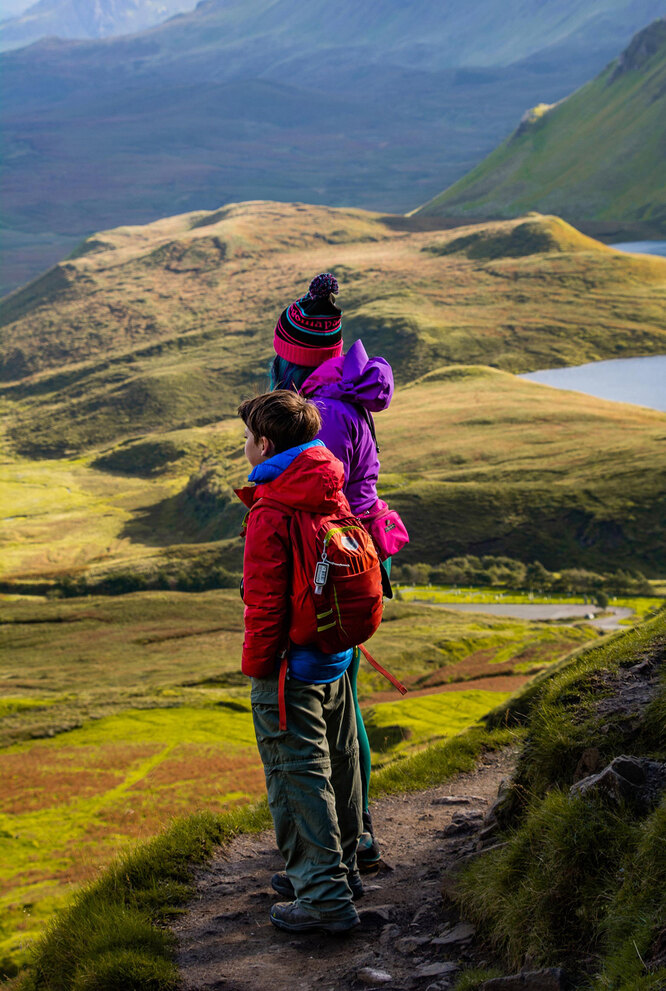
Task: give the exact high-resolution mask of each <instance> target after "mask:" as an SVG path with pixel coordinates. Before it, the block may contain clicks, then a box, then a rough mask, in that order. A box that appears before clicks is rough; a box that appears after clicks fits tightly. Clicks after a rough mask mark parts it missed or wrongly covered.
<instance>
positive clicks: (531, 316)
mask: <svg viewBox="0 0 666 991" xmlns="http://www.w3.org/2000/svg"><path fill="white" fill-rule="evenodd" d="M327 269H332V270H334V271H335V272H336V273H337V275H338V278H339V281H340V282H341V285H342V296H341V300H342V305H343V307H344V311H345V316H344V321H343V324H344V333H345V338H346V340H347V343H349V342H351V340H353V339H354V338H355V337H359V336H360V337H362V338H363V340H364V341H365V343H366V346H367V348H368V350H369V351H370V352H374V353H382V354H385V355H386V356H387V357H388V358H389V359H390V360H391V361H392V363H393V365H394V368H395V372H396V377H397V380H398V382H399V383H406V382H408V381H411V380H414V379H415V378H417V377H418V376H420V375H423V374H424V373H426V372H428V371H430V370H431V369H432V368H433V367H437V366H438V365H441V364H443V363H447V362H451V363H483V364H489V365H495V366H497V367H499V368H503V369H506V370H509V371H514V372H522V371H530V370H534V369H537V368H543V367H548V366H553V365H565V364H576V363H580V362H583V361H586V360H593V359H597V358H609V357H618V356H629V355H639V354H651V353H652V354H653V353H661V352H663V351H664V350H665V341H666V324H665V322H664V312H665V311H666V260H663V259H649V258H645V257H643V258H641V257H638V256H636V257H631V256H627V255H624V254H620V253H618V252H614V251H612V250H610V249H608V248H606V247H604V246H603V245H601V244H599V243H598V242H595V241H592V240H590V239H588V238H584V237H583V236H582V235H580V234H578V232H576V231H575V230H573V229H572V228H570V227H568V226H567V225H566V224H564V223H563V222H561V221H558V220H557V219H555V218H542V217H538V216H534V217H531V218H528V219H527V220H523V221H520V222H509V223H503V224H502V223H499V224H490V225H485V226H482V227H474V228H469V229H463V230H462V231H461V230H457V231H455V232H452V231H448V232H442V231H438V232H432V231H430V232H428V231H426V232H423V231H414V230H410V225H409V222H403V221H400V220H398V219H397V218H391V217H388V218H387V217H383V216H381V215H378V214H370V213H366V212H363V211H353V210H334V209H330V208H325V207H311V206H304V205H299V204H292V205H283V204H275V203H248V204H237V205H234V206H230V207H224V208H222V209H221V210H218V211H216V212H214V213H201V212H199V213H196V214H184V215H182V216H179V217H173V218H169V219H167V220H164V221H160V222H158V223H155V224H150V225H148V226H146V227H140V228H119V229H117V230H115V231H107V232H104V233H102V234H99V235H96V236H95V237H92V238H90V239H89V240H88V241H86V242H84V244H83V245H82V246H81V248H80V249H79V251H78V252H76V253H75V256H74V257H72V258H70V260H68V261H66V262H63V263H62V264H60V265H58V266H56V267H55V268H54V269H51V270H50V271H49V272H47V273H46V274H45V275H44V276H43V277H41V278H40V279H38V280H36V281H35V282H33V283H31V284H29V285H28V286H26V287H25V288H24V289H22V290H20V291H18V292H16V293H14V294H12V295H10V296H8V297H7V298H6V299H5V300H4V301H3V302H2V304H0V355H1V359H0V380H2V385H1V386H0V411H1V412H2V414H3V422H4V425H5V429H6V431H7V435H8V437H9V438H10V442H11V443H12V445H13V446H14V448H15V449H16V450H18V451H20V452H22V453H25V454H29V455H31V456H42V457H43V456H48V455H62V454H63V453H65V452H68V453H74V452H78V451H82V450H85V449H90V448H93V447H100V446H102V445H105V444H110V443H113V442H117V441H119V440H122V439H127V438H131V437H136V436H137V435H140V434H142V433H145V432H148V431H156V430H159V431H164V430H173V429H175V428H182V427H185V426H195V425H202V424H205V423H212V422H215V421H217V420H220V419H221V418H223V417H225V416H229V415H230V414H232V412H233V411H234V410H235V407H236V404H237V403H238V401H239V399H240V398H241V397H244V396H246V395H247V394H248V393H251V392H252V391H254V390H255V389H257V388H259V389H261V388H263V387H264V386H265V384H266V381H267V379H266V371H267V366H268V362H269V360H270V357H271V355H272V333H273V327H274V323H275V320H276V318H277V316H278V314H279V312H280V310H281V308H282V307H283V306H284V305H285V304H286V303H287V302H288V301H290V300H291V299H293V298H295V297H296V296H297V295H299V294H301V293H303V292H304V291H305V288H306V287H307V284H308V282H309V279H310V278H311V277H312V274H313V273H314V272H316V271H325V270H327Z"/></svg>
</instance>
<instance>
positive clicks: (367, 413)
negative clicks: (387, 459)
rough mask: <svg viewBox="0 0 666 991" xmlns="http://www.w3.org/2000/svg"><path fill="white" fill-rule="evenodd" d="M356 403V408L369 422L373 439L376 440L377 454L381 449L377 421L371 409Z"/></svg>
mask: <svg viewBox="0 0 666 991" xmlns="http://www.w3.org/2000/svg"><path fill="white" fill-rule="evenodd" d="M355 405H356V409H357V410H358V411H359V413H360V414H361V416H362V417H363V419H364V420H365V422H366V423H367V425H368V427H369V429H370V433H371V434H372V440H373V442H374V445H375V447H376V448H377V454H379V453H380V451H379V444H378V443H377V432H376V430H375V421H374V419H373V417H372V413H371V412H370V410H369V409H366V408H365V406H359V405H358V403H356V404H355Z"/></svg>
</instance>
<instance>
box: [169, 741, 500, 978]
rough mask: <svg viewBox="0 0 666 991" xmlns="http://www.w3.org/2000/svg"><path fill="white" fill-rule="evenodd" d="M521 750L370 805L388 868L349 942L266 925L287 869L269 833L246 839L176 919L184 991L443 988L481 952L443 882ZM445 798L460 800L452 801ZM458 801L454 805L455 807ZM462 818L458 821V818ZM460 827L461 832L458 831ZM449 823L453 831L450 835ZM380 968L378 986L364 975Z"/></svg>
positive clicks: (371, 884)
mask: <svg viewBox="0 0 666 991" xmlns="http://www.w3.org/2000/svg"><path fill="white" fill-rule="evenodd" d="M514 762H515V752H513V751H510V750H509V751H503V752H502V753H492V754H487V755H484V756H483V757H482V758H481V761H480V763H479V765H478V767H477V769H476V770H475V771H474V772H471V773H468V774H460V775H458V776H457V777H455V778H454V779H452V780H451V781H449V782H447V783H445V784H443V785H441V786H440V787H438V788H434V789H431V790H429V791H424V792H417V793H413V794H410V795H406V796H402V795H398V796H392V797H389V798H385V799H382V800H381V801H380V802H377V803H376V804H375V805H374V806H373V821H374V822H375V831H376V833H377V836H378V839H379V841H380V843H381V847H382V852H383V855H384V858H385V861H386V865H387V866H386V867H385V868H384V869H383V870H382V871H381V873H380V874H379V875H378V876H377V877H376V878H372V879H371V880H366V881H365V889H366V894H365V897H364V898H363V899H362V900H361V901H359V902H358V904H357V907H358V910H359V914H360V916H361V920H362V925H361V927H360V928H359V929H357V930H354V932H353V933H352V934H351V935H349V936H346V937H342V938H341V937H337V938H334V937H327V936H325V935H323V934H316V935H314V934H312V935H308V936H299V937H293V936H291V935H289V934H288V933H284V932H280V931H278V930H276V929H275V928H274V927H273V926H272V925H271V923H270V922H269V920H268V910H269V907H270V905H271V903H272V902H273V901H279V900H280V899H279V898H278V896H277V895H275V894H274V893H273V891H272V889H271V888H270V885H269V882H270V877H271V875H272V874H273V873H274V872H275V871H277V870H279V869H280V868H281V866H282V865H281V862H280V856H279V854H278V851H277V849H276V847H275V841H274V838H273V835H272V833H263V834H261V835H260V836H255V837H247V836H240V837H238V838H237V839H236V840H235V841H234V842H233V843H232V844H231V846H230V847H229V848H227V850H226V851H225V852H224V853H219V854H218V855H217V856H216V858H215V859H214V860H213V862H212V863H211V864H209V865H208V866H207V867H206V868H204V869H202V870H201V871H200V872H199V875H198V877H197V887H196V895H195V897H194V899H193V901H192V903H191V905H190V907H189V911H188V912H187V913H186V914H184V915H183V916H182V917H181V918H179V919H178V920H177V922H176V923H175V925H174V927H173V928H174V932H175V934H176V936H177V939H178V946H179V950H178V964H179V967H180V971H181V975H182V982H183V988H184V989H186V991H195V989H196V991H314V989H315V988H316V989H317V991H352V989H354V991H357V989H360V988H363V987H368V986H383V987H386V988H387V989H389V991H408V989H409V991H411V989H414V991H417V989H423V991H426V989H429V991H443V989H445V988H449V987H452V986H453V982H454V979H455V973H456V971H457V970H459V969H460V966H462V965H464V964H465V962H467V961H471V960H473V961H474V962H475V963H478V962H479V960H480V959H481V958H482V957H483V948H482V946H480V945H478V944H477V942H476V940H475V937H474V933H473V931H472V929H471V927H469V926H465V925H464V924H463V925H461V924H460V920H459V918H458V915H457V912H456V910H455V908H453V907H452V906H451V905H450V903H445V901H444V899H443V897H442V875H443V874H444V873H445V871H446V869H447V867H448V866H450V865H451V864H452V863H453V862H454V861H455V860H456V858H457V857H459V856H460V855H461V853H466V852H467V851H468V850H469V851H471V850H473V849H474V848H475V846H476V835H475V831H476V830H478V829H479V828H480V827H481V824H482V823H481V820H482V817H483V815H484V814H485V812H486V811H487V810H488V808H489V806H490V805H491V804H492V802H493V801H494V799H495V798H496V796H497V791H498V787H499V784H500V782H501V780H502V779H503V778H508V777H509V776H510V775H511V773H512V770H513V766H514ZM448 799H452V800H451V801H448ZM454 800H457V801H454ZM454 817H455V818H454ZM456 823H461V831H460V832H459V833H457V834H456V835H445V831H446V832H447V833H454V832H455V830H456V829H457V826H456ZM447 827H448V829H447ZM367 968H369V969H370V970H371V971H374V972H377V971H382V972H384V973H385V974H386V975H390V978H391V980H390V981H388V980H384V981H380V979H379V977H378V976H376V975H375V977H374V978H373V976H372V974H371V973H369V972H368V970H367Z"/></svg>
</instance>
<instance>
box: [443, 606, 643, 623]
mask: <svg viewBox="0 0 666 991" xmlns="http://www.w3.org/2000/svg"><path fill="white" fill-rule="evenodd" d="M437 605H438V606H443V607H444V609H455V610H456V612H480V613H486V614H487V615H490V616H506V617H510V618H512V619H531V620H532V621H538V620H544V619H545V620H551V621H560V622H563V621H565V620H568V619H569V620H571V619H573V620H576V619H577V620H581V619H589V620H590V622H591V623H592V624H593V625H594V626H599V627H602V628H605V629H609V630H618V629H621V626H620V620H621V619H628V618H629V616H632V615H633V612H634V611H633V609H628V608H627V607H626V606H611V607H610V608H609V609H607V610H605V612H606V615H604V616H599V618H598V619H597V613H601V612H604V610H602V609H600V608H599V606H593V605H574V604H572V603H565V602H562V603H553V604H552V605H549V604H548V603H535V604H533V605H532V604H530V603H524V604H519V603H514V604H513V605H512V604H511V603H509V602H502V603H489V602H455V601H451V602H440V601H438V602H437ZM590 617H593V618H590Z"/></svg>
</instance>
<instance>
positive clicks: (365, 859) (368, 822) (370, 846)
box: [356, 809, 382, 874]
mask: <svg viewBox="0 0 666 991" xmlns="http://www.w3.org/2000/svg"><path fill="white" fill-rule="evenodd" d="M381 856H382V855H381V853H380V850H379V844H378V843H377V840H376V839H375V833H374V830H373V828H372V819H371V818H370V813H369V811H368V810H367V809H366V810H365V812H364V813H363V832H362V833H361V835H360V836H359V839H358V849H357V850H356V864H357V866H358V869H359V871H360V872H361V874H376V873H377V871H378V870H379V861H380V860H381Z"/></svg>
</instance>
